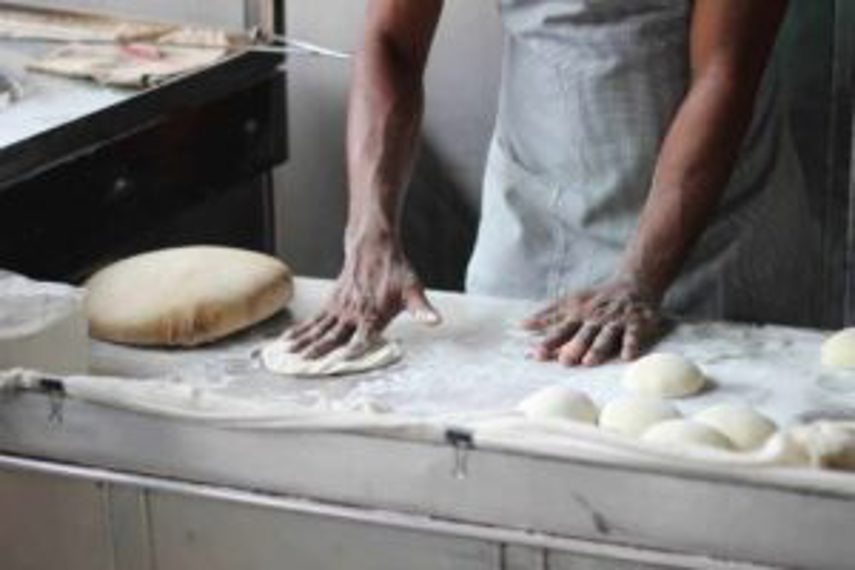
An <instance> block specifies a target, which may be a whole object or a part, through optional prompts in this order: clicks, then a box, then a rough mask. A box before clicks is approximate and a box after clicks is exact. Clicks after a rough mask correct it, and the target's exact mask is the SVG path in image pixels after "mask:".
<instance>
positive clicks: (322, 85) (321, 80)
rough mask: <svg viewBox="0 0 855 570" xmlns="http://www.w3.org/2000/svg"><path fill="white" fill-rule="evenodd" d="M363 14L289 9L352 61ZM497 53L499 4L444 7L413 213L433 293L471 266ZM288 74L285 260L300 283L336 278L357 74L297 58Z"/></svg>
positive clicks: (342, 7) (294, 29) (332, 7)
mask: <svg viewBox="0 0 855 570" xmlns="http://www.w3.org/2000/svg"><path fill="white" fill-rule="evenodd" d="M364 6H365V2H364V0H363V1H355V0H324V2H323V3H322V4H319V3H317V2H314V1H311V0H293V1H291V2H289V3H288V4H287V15H286V20H287V25H288V31H289V33H290V34H292V35H294V36H297V37H301V38H305V39H310V40H312V41H315V42H318V43H322V44H325V45H330V46H332V47H336V48H338V49H344V50H353V49H354V47H355V46H356V45H357V43H358V40H359V37H360V33H361V27H362V21H363V12H364ZM333 15H334V16H333ZM499 47H500V29H499V24H498V19H497V14H496V8H495V3H494V2H483V1H479V2H469V1H458V2H447V3H446V9H445V13H444V15H443V19H442V22H441V24H440V28H439V32H438V36H437V38H436V43H435V46H434V51H433V54H432V58H431V63H430V67H429V70H428V75H427V79H426V91H427V109H426V116H425V129H424V133H425V134H424V144H423V148H422V152H421V156H420V159H419V163H418V165H417V167H416V170H415V173H414V181H413V184H412V187H411V188H410V192H409V198H408V207H407V210H406V213H405V225H406V228H405V235H406V238H407V243H408V248H409V249H410V250H411V251H412V253H413V255H412V256H411V257H413V258H414V262H415V263H416V264H417V266H419V269H420V271H421V273H422V274H423V276H424V277H425V278H426V280H427V281H429V282H430V283H431V284H432V285H434V286H444V287H454V286H459V285H460V275H461V273H462V267H463V265H465V262H466V259H467V258H468V247H469V244H470V242H471V240H472V238H473V235H474V220H475V216H476V214H475V212H476V211H477V207H478V202H479V193H480V178H481V172H482V169H483V163H484V158H485V156H486V149H487V144H488V141H489V135H490V131H491V129H492V121H493V114H494V109H495V102H496V90H497V88H496V85H497V81H498V66H499V57H500V53H499ZM289 72H290V73H289V107H290V124H289V128H290V147H291V159H290V161H289V163H288V165H286V166H285V167H284V168H282V169H281V170H280V171H279V172H277V176H276V181H277V189H278V220H277V221H278V238H279V246H280V253H281V254H282V255H283V257H284V258H285V259H286V260H288V261H289V262H290V263H291V264H292V265H294V267H295V268H296V269H297V271H298V272H300V273H303V274H309V275H321V276H334V275H335V274H336V273H337V272H338V270H339V267H340V264H341V256H342V254H341V236H342V231H343V227H344V222H345V208H346V180H345V171H344V160H345V159H344V134H345V117H346V99H347V89H348V85H349V81H350V68H349V65H348V64H346V63H342V62H340V61H332V60H322V59H305V58H301V59H297V58H293V59H292V60H291V61H290V62H289ZM461 244H462V245H463V247H460V246H461Z"/></svg>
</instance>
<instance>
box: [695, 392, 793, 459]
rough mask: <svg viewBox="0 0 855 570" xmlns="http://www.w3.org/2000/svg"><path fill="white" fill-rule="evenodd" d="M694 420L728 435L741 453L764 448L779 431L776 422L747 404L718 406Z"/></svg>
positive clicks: (701, 413) (699, 414)
mask: <svg viewBox="0 0 855 570" xmlns="http://www.w3.org/2000/svg"><path fill="white" fill-rule="evenodd" d="M693 419H694V420H695V421H697V422H700V423H703V424H706V425H708V426H710V427H713V428H715V429H717V430H718V431H720V432H721V433H723V434H724V435H726V436H727V438H728V439H729V440H730V441H731V442H732V443H733V445H734V447H736V449H738V450H740V451H752V450H755V449H758V448H760V447H762V446H763V445H764V444H765V443H766V441H767V440H768V439H769V438H770V437H771V436H772V434H774V433H775V431H776V430H777V426H776V425H775V422H773V421H772V420H770V419H769V418H767V417H766V416H764V415H763V414H761V413H760V412H758V411H757V410H755V409H753V408H751V407H750V406H747V405H745V404H728V403H724V404H718V405H715V406H712V407H711V408H707V409H706V410H703V411H702V412H700V413H698V414H695V416H694V418H693Z"/></svg>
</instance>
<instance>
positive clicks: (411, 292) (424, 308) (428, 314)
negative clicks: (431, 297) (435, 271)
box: [404, 285, 442, 326]
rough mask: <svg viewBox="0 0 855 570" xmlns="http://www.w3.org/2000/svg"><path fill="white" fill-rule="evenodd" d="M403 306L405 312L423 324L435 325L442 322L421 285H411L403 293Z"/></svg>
mask: <svg viewBox="0 0 855 570" xmlns="http://www.w3.org/2000/svg"><path fill="white" fill-rule="evenodd" d="M404 306H405V307H406V309H407V312H408V313H410V315H411V316H412V317H413V318H414V319H415V320H416V321H418V322H419V323H421V324H423V325H429V326H436V325H438V324H440V323H441V322H442V316H441V315H440V314H439V311H437V310H436V309H435V308H434V306H433V305H431V304H430V301H428V299H427V297H426V296H425V291H424V289H423V288H422V287H421V285H413V286H411V287H409V288H408V289H407V291H406V292H405V293H404Z"/></svg>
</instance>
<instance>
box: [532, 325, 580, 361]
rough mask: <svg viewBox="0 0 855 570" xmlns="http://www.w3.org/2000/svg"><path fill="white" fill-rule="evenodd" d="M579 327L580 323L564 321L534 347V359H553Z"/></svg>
mask: <svg viewBox="0 0 855 570" xmlns="http://www.w3.org/2000/svg"><path fill="white" fill-rule="evenodd" d="M581 327H582V323H581V322H579V321H577V320H567V321H565V322H564V323H562V324H561V325H560V326H559V327H558V328H557V330H555V331H553V332H552V333H551V334H550V335H549V336H548V337H546V340H544V341H543V342H542V343H540V344H539V345H538V346H537V347H535V349H534V357H535V358H536V359H537V360H552V359H553V358H555V351H556V350H558V348H559V347H561V346H562V345H564V344H566V343H567V342H569V341H570V339H572V338H573V335H575V334H576V332H577V331H578V330H579V329H580V328H581Z"/></svg>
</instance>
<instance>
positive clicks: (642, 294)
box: [612, 265, 668, 306]
mask: <svg viewBox="0 0 855 570" xmlns="http://www.w3.org/2000/svg"><path fill="white" fill-rule="evenodd" d="M612 282H613V283H615V284H617V285H619V286H621V287H625V288H626V289H628V290H630V291H631V292H632V294H633V295H634V296H637V297H639V298H640V299H642V300H644V301H645V302H647V303H650V304H651V305H653V306H659V305H660V304H661V303H662V300H663V299H664V297H665V293H666V292H667V290H668V284H667V283H664V282H663V280H659V279H656V278H655V276H653V275H651V274H650V272H648V271H644V270H642V269H641V268H637V267H632V266H629V265H623V266H622V267H621V268H620V269H619V270H618V271H617V273H615V275H614V276H613V277H612Z"/></svg>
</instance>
